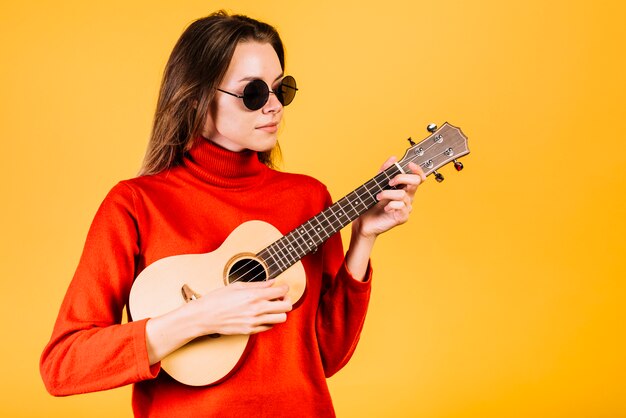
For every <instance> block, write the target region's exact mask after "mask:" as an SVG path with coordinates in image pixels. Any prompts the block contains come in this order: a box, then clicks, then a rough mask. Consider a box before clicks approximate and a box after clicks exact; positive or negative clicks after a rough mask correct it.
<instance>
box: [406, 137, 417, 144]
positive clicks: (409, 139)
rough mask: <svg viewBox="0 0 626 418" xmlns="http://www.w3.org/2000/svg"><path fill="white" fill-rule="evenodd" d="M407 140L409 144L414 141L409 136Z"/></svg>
mask: <svg viewBox="0 0 626 418" xmlns="http://www.w3.org/2000/svg"><path fill="white" fill-rule="evenodd" d="M407 141H409V144H411V146H413V145H415V142H414V141H413V140H412V139H411V137H409V138H408V139H407Z"/></svg>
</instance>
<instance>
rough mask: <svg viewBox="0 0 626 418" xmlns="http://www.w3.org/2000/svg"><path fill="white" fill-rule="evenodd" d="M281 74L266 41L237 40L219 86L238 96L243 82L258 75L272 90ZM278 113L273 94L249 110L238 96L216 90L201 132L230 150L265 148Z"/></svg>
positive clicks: (269, 145)
mask: <svg viewBox="0 0 626 418" xmlns="http://www.w3.org/2000/svg"><path fill="white" fill-rule="evenodd" d="M282 76H283V70H282V68H281V66H280V61H279V60H278V55H276V51H274V48H273V47H272V46H271V45H270V44H268V43H258V42H253V41H251V42H241V43H239V44H238V45H237V47H236V48H235V53H234V54H233V58H232V60H231V61H230V65H229V66H228V69H227V70H226V74H225V76H224V79H223V80H222V83H221V84H220V85H219V88H220V89H221V90H225V91H228V92H231V93H235V94H236V95H238V96H241V95H242V94H243V89H244V87H245V86H246V84H248V83H249V82H250V81H252V80H255V79H260V80H263V81H265V83H267V85H268V86H269V87H270V89H272V90H274V89H275V88H276V87H277V85H278V83H279V82H280V79H281V77H282ZM282 116H283V105H282V104H280V102H279V101H278V99H277V98H276V96H275V95H274V94H270V95H269V99H268V101H267V103H265V105H264V106H263V107H262V108H261V109H259V110H249V109H248V108H246V106H245V105H244V104H243V100H242V99H239V98H237V97H234V96H231V95H229V94H226V93H223V92H221V91H216V92H215V99H214V101H213V103H212V108H211V109H210V111H209V112H208V113H207V118H206V120H205V123H204V127H203V130H202V136H204V137H205V138H207V139H210V140H211V141H213V142H215V143H216V144H218V145H220V146H221V147H223V148H226V149H228V150H230V151H236V152H239V151H242V150H244V149H250V150H253V151H258V152H263V151H269V150H270V149H272V148H273V147H274V145H275V144H276V135H277V131H278V125H279V124H280V120H281V118H282Z"/></svg>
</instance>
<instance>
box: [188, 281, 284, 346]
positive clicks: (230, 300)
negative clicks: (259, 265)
mask: <svg viewBox="0 0 626 418" xmlns="http://www.w3.org/2000/svg"><path fill="white" fill-rule="evenodd" d="M273 284H274V281H273V280H270V281H264V282H252V283H242V282H237V283H233V284H231V285H228V286H225V287H223V288H220V289H217V290H214V291H212V292H209V293H208V294H206V295H205V296H203V297H201V298H199V299H196V300H194V301H192V302H189V304H194V305H196V306H195V307H194V308H195V309H196V310H197V311H198V312H197V314H195V315H194V317H195V319H194V320H195V321H196V322H197V325H198V327H199V332H200V334H199V335H197V336H200V335H207V334H224V335H232V334H256V333H258V332H262V331H267V330H268V329H270V328H272V326H274V325H276V324H280V323H282V322H285V321H286V320H287V312H289V311H291V308H292V303H291V301H290V300H289V297H288V296H287V291H288V290H289V287H288V286H287V285H279V286H272V285H273Z"/></svg>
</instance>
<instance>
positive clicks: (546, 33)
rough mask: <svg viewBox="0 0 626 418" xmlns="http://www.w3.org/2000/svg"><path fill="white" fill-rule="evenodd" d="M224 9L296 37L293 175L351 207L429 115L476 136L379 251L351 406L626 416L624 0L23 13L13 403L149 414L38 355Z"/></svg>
mask: <svg viewBox="0 0 626 418" xmlns="http://www.w3.org/2000/svg"><path fill="white" fill-rule="evenodd" d="M219 8H227V9H228V10H230V11H233V12H239V13H245V14H249V15H251V16H254V17H257V18H260V19H263V20H267V21H269V22H271V23H273V24H274V25H275V26H277V27H278V29H279V30H280V32H281V34H282V36H283V38H284V41H285V43H286V45H287V60H288V64H287V65H288V72H289V73H291V74H293V75H295V76H296V78H297V79H298V82H299V87H300V88H301V89H300V92H299V93H298V97H297V99H296V100H295V102H294V103H293V105H292V106H290V107H289V108H288V110H287V115H286V121H285V122H286V123H285V126H284V127H283V129H282V133H281V137H280V140H281V143H282V146H283V151H284V155H285V162H284V165H283V168H284V169H285V170H288V171H296V172H301V173H306V174H310V175H313V176H315V177H317V178H319V179H320V180H322V181H324V182H325V183H326V184H327V185H328V187H329V189H330V190H331V191H332V193H333V195H334V196H335V197H336V198H337V197H341V196H342V195H343V194H345V193H347V192H348V191H350V190H352V188H353V187H355V186H357V185H359V184H361V182H362V181H364V180H365V179H367V178H369V176H371V175H372V174H374V173H375V172H376V170H377V169H378V167H379V165H380V164H381V163H382V161H384V160H385V159H386V158H387V157H388V156H389V155H392V154H395V155H402V154H403V153H404V150H405V148H406V146H407V145H408V144H407V142H406V138H407V137H408V136H412V137H413V138H414V139H421V138H422V137H425V136H426V131H425V129H424V128H425V127H426V125H427V124H428V123H430V122H435V123H438V124H441V123H443V122H444V121H449V122H450V123H452V124H454V125H458V126H460V127H461V128H462V129H463V131H464V132H465V133H466V134H467V135H468V136H469V138H470V143H469V145H470V149H471V151H472V153H471V154H470V155H469V156H468V157H466V158H464V160H463V161H464V163H465V166H466V168H465V170H464V171H463V172H462V173H460V174H457V173H456V172H454V170H452V169H451V168H445V169H443V170H442V172H443V174H444V175H445V176H446V177H447V178H446V180H445V181H444V182H443V183H441V184H438V183H436V182H435V181H433V179H430V181H428V182H427V183H426V184H425V185H424V186H423V187H422V188H421V189H420V191H419V194H418V199H417V202H418V203H417V207H416V210H415V211H414V213H413V217H412V220H411V221H410V222H409V223H408V224H407V225H405V226H404V227H402V228H399V229H397V230H394V231H393V232H391V233H389V234H387V235H386V236H384V237H382V238H381V239H380V241H379V243H378V246H377V249H376V251H375V254H374V266H375V269H376V277H375V284H374V294H373V300H372V303H371V309H370V314H369V318H368V321H367V323H366V327H365V330H364V333H363V335H362V339H361V344H360V346H359V348H358V349H357V352H356V354H355V356H354V358H353V359H352V361H351V362H350V364H349V365H348V366H347V367H346V368H345V369H344V370H343V371H342V372H340V373H339V374H338V375H337V376H336V377H333V378H332V379H330V382H329V383H330V386H331V391H332V394H333V397H334V400H335V404H336V408H337V412H338V415H339V416H340V417H381V416H389V417H421V418H444V417H445V418H448V417H454V418H470V417H481V418H486V417H493V418H496V417H497V418H502V417H567V418H583V417H584V418H588V417H607V418H608V417H611V418H615V417H626V403H625V402H624V399H626V378H625V376H626V360H625V355H624V353H625V352H626V337H625V334H626V333H625V331H626V329H625V328H626V318H625V317H626V314H625V313H626V312H625V308H624V306H625V304H624V297H625V296H626V285H625V277H626V261H625V260H626V254H625V251H624V248H625V246H624V236H625V235H626V221H625V218H626V203H625V198H624V195H625V192H626V176H625V175H624V163H625V162H626V157H625V156H624V148H625V147H624V145H623V144H624V134H623V133H622V132H621V129H622V125H623V122H624V120H625V116H626V110H625V109H626V107H625V105H624V103H625V98H626V95H625V93H626V85H625V84H626V83H625V81H624V80H625V77H624V74H625V73H626V68H625V67H626V66H625V62H624V61H625V58H624V56H625V55H626V54H625V53H624V45H625V42H626V34H625V28H626V25H625V24H624V19H625V16H626V13H625V12H626V7H625V6H623V3H622V2H619V1H602V0H598V1H594V2H590V1H577V0H574V1H572V0H570V1H562V0H555V1H541V0H528V1H525V2H503V1H496V0H476V1H460V0H459V1H455V0H442V1H437V2H433V1H429V2H426V1H404V2H403V1H396V0H390V1H386V2H377V1H374V2H357V1H345V2H339V1H328V0H320V1H315V2H294V1H287V0H276V1H273V2H270V3H267V2H258V1H252V0H249V1H248V0H242V1H223V2H217V1H213V0H203V1H190V0H179V1H176V2H169V1H145V0H141V1H133V2H129V1H120V0H112V1H107V2H84V1H34V2H3V4H2V5H1V6H0V46H1V48H0V54H1V56H2V65H0V127H1V129H2V137H1V138H2V139H1V140H2V156H3V158H2V163H1V164H0V174H1V176H0V178H1V179H2V180H1V184H2V196H3V199H2V200H3V203H2V205H1V206H0V207H1V210H2V215H1V216H0V223H1V225H0V227H1V229H0V230H1V231H2V234H1V235H2V241H1V243H2V244H1V245H2V248H1V251H0V254H2V263H1V268H2V270H1V274H2V282H1V283H2V284H1V286H2V287H1V290H2V292H1V295H2V303H1V304H0V318H1V321H2V328H1V329H2V330H3V332H4V339H3V340H4V344H2V347H1V348H0V350H1V351H0V353H1V354H2V358H3V360H4V362H3V371H2V377H1V387H0V397H1V399H0V410H1V412H2V416H11V417H40V416H46V417H57V416H58V417H68V416H75V417H82V416H90V417H111V416H115V417H129V416H131V411H130V389H129V388H122V389H117V390H114V391H109V392H104V393H97V394H89V395H81V396H74V397H68V398H53V397H51V396H49V395H48V394H47V393H46V392H45V389H44V387H43V384H42V383H41V380H40V378H39V372H38V364H37V363H38V357H39V354H40V352H41V350H42V348H43V346H44V344H45V343H46V342H47V339H48V338H49V335H50V333H51V330H52V326H53V323H54V319H55V317H56V313H57V310H58V308H59V305H60V303H61V300H62V297H63V294H64V292H65V289H66V287H67V285H68V283H69V281H70V279H71V276H72V274H73V271H74V268H75V266H76V263H77V261H78V257H79V255H80V252H81V249H82V245H83V241H84V237H85V234H86V231H87V228H88V226H89V224H90V222H91V219H92V217H93V215H94V213H95V210H96V208H97V206H98V205H99V203H100V201H101V200H102V198H103V197H104V195H105V193H106V192H107V191H108V190H109V189H110V187H112V185H113V184H115V182H117V181H118V180H120V179H123V178H128V177H131V176H133V175H134V174H135V173H136V171H137V169H138V167H139V163H140V161H141V159H142V154H143V151H144V149H145V145H146V141H147V138H148V135H149V131H150V124H151V119H152V112H153V110H154V107H155V103H156V95H157V90H158V86H159V82H160V77H161V72H162V70H163V67H164V64H165V61H166V59H167V56H168V54H169V52H170V50H171V48H172V47H173V45H174V43H175V41H176V40H177V38H178V36H179V35H180V33H181V32H182V30H183V29H184V27H185V26H186V25H187V24H189V23H190V22H191V21H192V20H193V19H195V18H198V17H201V16H204V15H206V14H208V13H210V12H211V11H214V10H216V9H219Z"/></svg>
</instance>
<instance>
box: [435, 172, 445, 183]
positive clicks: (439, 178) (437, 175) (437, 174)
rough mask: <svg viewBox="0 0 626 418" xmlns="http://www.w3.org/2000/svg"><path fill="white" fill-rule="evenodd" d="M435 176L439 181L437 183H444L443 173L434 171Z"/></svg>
mask: <svg viewBox="0 0 626 418" xmlns="http://www.w3.org/2000/svg"><path fill="white" fill-rule="evenodd" d="M433 174H434V175H435V180H437V183H441V182H442V181H443V175H442V174H441V173H437V172H436V171H433Z"/></svg>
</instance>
